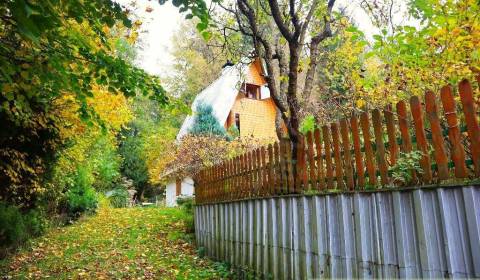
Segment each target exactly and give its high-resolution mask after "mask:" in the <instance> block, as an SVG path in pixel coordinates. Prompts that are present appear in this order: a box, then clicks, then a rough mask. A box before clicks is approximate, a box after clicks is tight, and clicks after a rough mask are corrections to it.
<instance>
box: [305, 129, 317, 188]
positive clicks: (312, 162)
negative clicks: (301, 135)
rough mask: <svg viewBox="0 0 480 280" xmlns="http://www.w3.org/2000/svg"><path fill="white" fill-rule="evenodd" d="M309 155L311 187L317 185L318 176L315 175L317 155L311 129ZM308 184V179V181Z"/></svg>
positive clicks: (308, 133)
mask: <svg viewBox="0 0 480 280" xmlns="http://www.w3.org/2000/svg"><path fill="white" fill-rule="evenodd" d="M307 155H308V169H309V171H310V176H309V177H310V187H308V188H309V189H310V188H312V189H313V188H314V187H315V182H316V176H315V169H316V168H315V157H314V151H313V136H312V132H311V131H309V132H307ZM307 185H308V181H307Z"/></svg>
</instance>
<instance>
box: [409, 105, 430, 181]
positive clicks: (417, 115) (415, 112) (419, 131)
mask: <svg viewBox="0 0 480 280" xmlns="http://www.w3.org/2000/svg"><path fill="white" fill-rule="evenodd" d="M410 110H411V111H412V117H413V126H414V127H415V138H416V139H417V149H418V150H419V151H421V152H422V154H423V155H422V158H421V159H420V166H421V167H422V170H423V174H422V178H423V181H424V182H426V183H429V182H431V181H432V169H431V161H430V155H429V153H428V143H427V136H426V134H425V127H424V124H423V116H422V105H421V104H420V99H419V98H418V96H412V97H411V98H410Z"/></svg>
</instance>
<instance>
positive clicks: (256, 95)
mask: <svg viewBox="0 0 480 280" xmlns="http://www.w3.org/2000/svg"><path fill="white" fill-rule="evenodd" d="M245 95H246V96H247V98H250V99H260V86H257V85H254V84H246V85H245Z"/></svg>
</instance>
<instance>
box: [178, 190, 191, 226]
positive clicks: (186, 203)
mask: <svg viewBox="0 0 480 280" xmlns="http://www.w3.org/2000/svg"><path fill="white" fill-rule="evenodd" d="M194 204H195V199H194V198H193V197H181V196H180V197H178V198H177V205H178V206H180V209H182V212H183V213H184V219H183V220H184V223H185V231H186V233H194V232H195V223H194Z"/></svg>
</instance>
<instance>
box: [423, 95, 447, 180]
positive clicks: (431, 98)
mask: <svg viewBox="0 0 480 280" xmlns="http://www.w3.org/2000/svg"><path fill="white" fill-rule="evenodd" d="M425 110H426V111H427V117H428V121H429V122H430V129H431V131H432V144H433V148H434V155H435V162H436V163H437V169H438V179H440V180H445V179H448V177H449V176H448V157H447V150H446V148H445V143H444V140H443V133H442V126H441V125H440V118H439V117H438V109H437V102H436V100H435V94H434V93H433V92H432V91H427V93H425Z"/></svg>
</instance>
